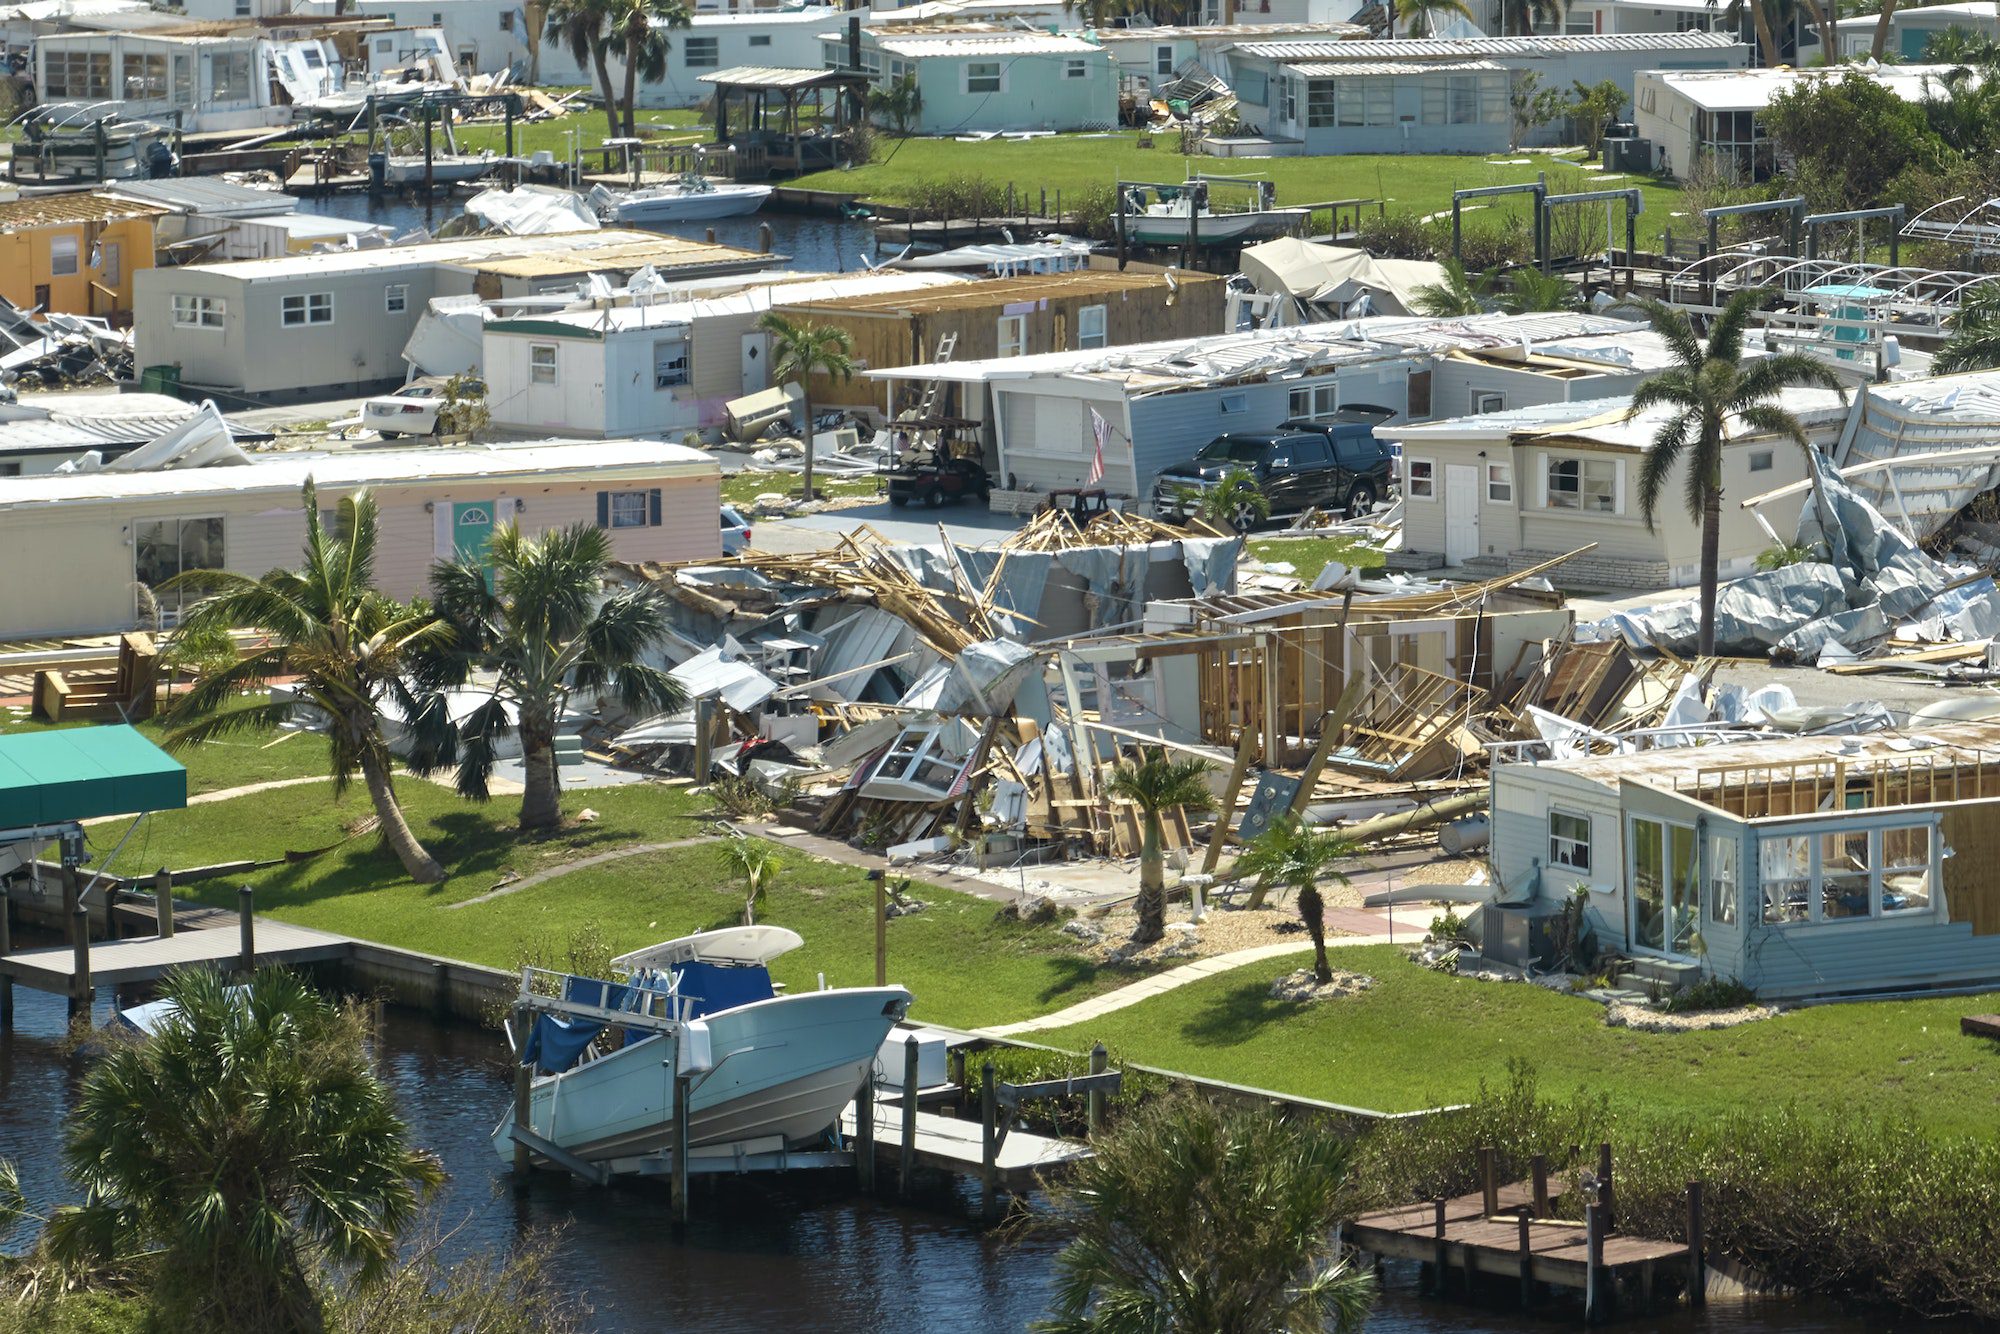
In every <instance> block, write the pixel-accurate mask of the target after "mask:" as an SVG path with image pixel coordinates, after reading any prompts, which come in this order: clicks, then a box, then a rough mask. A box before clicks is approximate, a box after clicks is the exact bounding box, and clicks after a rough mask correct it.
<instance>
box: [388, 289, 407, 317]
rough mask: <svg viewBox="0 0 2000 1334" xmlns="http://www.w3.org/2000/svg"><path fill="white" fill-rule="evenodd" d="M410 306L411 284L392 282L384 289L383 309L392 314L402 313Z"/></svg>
mask: <svg viewBox="0 0 2000 1334" xmlns="http://www.w3.org/2000/svg"><path fill="white" fill-rule="evenodd" d="M409 308H410V285H409V284H408V283H390V284H389V285H388V286H387V287H385V288H383V289H382V309H383V310H384V311H385V312H386V313H388V314H390V315H400V314H402V313H403V312H404V311H406V310H408V309H409Z"/></svg>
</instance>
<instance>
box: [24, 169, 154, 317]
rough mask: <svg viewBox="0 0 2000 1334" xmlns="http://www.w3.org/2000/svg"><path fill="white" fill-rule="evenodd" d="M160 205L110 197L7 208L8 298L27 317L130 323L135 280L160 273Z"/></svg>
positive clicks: (47, 198) (32, 200) (36, 201)
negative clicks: (37, 313) (156, 268)
mask: <svg viewBox="0 0 2000 1334" xmlns="http://www.w3.org/2000/svg"><path fill="white" fill-rule="evenodd" d="M166 213H167V210H166V209H165V208H162V207H161V206H160V205H158V204H149V203H144V202H142V201H140V200H136V199H121V198H119V197H117V196H116V195H108V194H60V195H32V196H29V197H26V198H20V199H10V200H6V201H4V202H0V297H5V298H6V299H7V300H8V301H11V302H12V303H13V304H14V305H16V306H18V307H19V308H21V309H22V310H37V309H40V310H57V311H61V312H63V313H64V314H68V315H98V316H102V317H104V318H106V319H110V320H112V321H113V322H114V323H117V324H121V325H122V324H123V323H125V320H126V317H127V316H128V315H129V314H130V313H131V311H132V290H133V283H134V275H135V274H137V273H138V272H139V271H141V270H143V269H150V268H152V267H153V245H154V240H153V237H154V228H155V226H156V224H157V223H158V221H159V219H160V218H161V217H162V216H164V215H165V214H166Z"/></svg>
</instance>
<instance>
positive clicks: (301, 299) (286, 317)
mask: <svg viewBox="0 0 2000 1334" xmlns="http://www.w3.org/2000/svg"><path fill="white" fill-rule="evenodd" d="M279 302H280V304H279V307H278V322H279V323H280V324H281V325H283V326H284V327H285V328H287V329H305V328H310V327H312V326H314V325H319V324H332V323H333V293H331V292H299V293H296V294H294V295H292V296H287V297H281V298H279Z"/></svg>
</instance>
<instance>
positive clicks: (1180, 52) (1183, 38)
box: [1093, 23, 1368, 104]
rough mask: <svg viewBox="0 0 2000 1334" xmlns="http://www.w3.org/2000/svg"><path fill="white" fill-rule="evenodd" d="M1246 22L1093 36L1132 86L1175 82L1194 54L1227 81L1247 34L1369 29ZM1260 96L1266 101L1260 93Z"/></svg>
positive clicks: (1282, 37)
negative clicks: (1233, 53)
mask: <svg viewBox="0 0 2000 1334" xmlns="http://www.w3.org/2000/svg"><path fill="white" fill-rule="evenodd" d="M1244 27H1245V25H1243V24H1240V23H1216V24H1206V25H1202V26H1194V27H1168V26H1164V25H1162V26H1159V27H1136V28H1100V29H1098V30H1097V31H1096V32H1095V33H1094V34H1093V37H1094V40H1095V41H1096V42H1097V44H1098V45H1099V46H1102V47H1103V48H1104V49H1105V50H1107V51H1109V52H1110V53H1111V58H1112V59H1113V60H1115V61H1116V62H1118V74H1119V77H1120V78H1121V79H1122V80H1123V81H1124V82H1125V83H1126V85H1127V86H1128V87H1130V86H1133V85H1135V84H1136V85H1143V86H1144V87H1146V88H1147V89H1150V90H1157V89H1159V88H1160V87H1162V86H1163V85H1165V84H1168V83H1171V82H1172V81H1173V79H1174V75H1175V72H1176V71H1178V70H1179V69H1180V68H1181V67H1182V66H1184V65H1186V64H1187V62H1189V61H1191V60H1192V61H1196V62H1198V63H1199V64H1200V65H1201V67H1202V68H1203V69H1206V70H1207V71H1208V72H1209V73H1211V74H1213V75H1215V76H1216V77H1217V78H1220V79H1222V80H1223V81H1225V82H1229V81H1230V79H1231V72H1232V71H1231V65H1230V61H1229V56H1228V52H1229V50H1230V48H1231V47H1233V46H1235V45H1237V44H1238V43H1239V42H1243V41H1245V40H1249V41H1255V42H1315V43H1324V42H1338V41H1345V40H1357V39H1360V38H1364V37H1366V36H1367V35H1368V29H1366V28H1364V27H1362V26H1361V25H1360V24H1358V23H1260V24H1258V25H1256V27H1255V29H1254V30H1253V31H1251V32H1246V31H1245V30H1244ZM1251 77H1252V78H1253V80H1254V78H1255V77H1256V76H1255V73H1254V72H1253V73H1252V76H1251ZM1232 89H1233V84H1232ZM1253 91H1254V89H1253ZM1257 100H1258V102H1259V103H1260V104H1261V103H1262V102H1263V99H1262V98H1261V97H1260V98H1258V99H1257Z"/></svg>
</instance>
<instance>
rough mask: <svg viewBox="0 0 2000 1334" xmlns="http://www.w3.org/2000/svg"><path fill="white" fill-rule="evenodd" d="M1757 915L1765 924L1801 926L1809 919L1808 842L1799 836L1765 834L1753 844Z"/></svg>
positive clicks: (1810, 874) (1810, 871)
mask: <svg viewBox="0 0 2000 1334" xmlns="http://www.w3.org/2000/svg"><path fill="white" fill-rule="evenodd" d="M1757 883H1758V885H1759V887H1760V889H1761V894H1762V907H1761V910H1760V915H1761V916H1762V917H1763V920H1764V921H1765V922H1766V923H1769V924H1772V925H1781V924H1783V923H1785V922H1803V921H1805V920H1806V919H1807V918H1809V917H1811V916H1812V840H1811V839H1810V838H1807V837H1806V836H1805V835H1803V834H1767V835H1765V836H1764V837H1762V838H1759V839H1758V840H1757Z"/></svg>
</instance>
